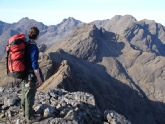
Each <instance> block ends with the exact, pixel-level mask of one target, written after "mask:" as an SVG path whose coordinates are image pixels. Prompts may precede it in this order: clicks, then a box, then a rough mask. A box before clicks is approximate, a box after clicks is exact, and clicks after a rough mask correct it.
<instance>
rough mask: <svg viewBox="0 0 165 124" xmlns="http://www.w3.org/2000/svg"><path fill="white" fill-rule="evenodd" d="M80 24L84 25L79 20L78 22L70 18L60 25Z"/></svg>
mask: <svg viewBox="0 0 165 124" xmlns="http://www.w3.org/2000/svg"><path fill="white" fill-rule="evenodd" d="M79 23H82V22H81V21H79V20H76V19H74V18H73V17H68V19H66V18H65V19H63V20H62V22H61V23H60V24H59V25H62V24H63V25H68V24H71V25H77V24H79Z"/></svg>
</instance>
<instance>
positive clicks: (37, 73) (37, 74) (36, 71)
mask: <svg viewBox="0 0 165 124" xmlns="http://www.w3.org/2000/svg"><path fill="white" fill-rule="evenodd" d="M34 74H35V75H36V77H37V81H38V83H37V87H39V86H41V85H42V79H41V76H40V73H39V69H37V70H34Z"/></svg>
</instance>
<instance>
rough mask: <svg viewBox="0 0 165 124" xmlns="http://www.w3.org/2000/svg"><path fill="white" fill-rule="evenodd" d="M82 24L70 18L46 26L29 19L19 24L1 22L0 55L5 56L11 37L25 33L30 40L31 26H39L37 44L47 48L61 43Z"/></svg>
mask: <svg viewBox="0 0 165 124" xmlns="http://www.w3.org/2000/svg"><path fill="white" fill-rule="evenodd" d="M79 24H81V22H80V21H78V20H76V19H74V18H72V17H69V18H68V19H64V20H63V21H62V22H61V23H59V24H57V25H51V26H46V25H44V24H43V23H41V22H37V21H35V20H33V19H29V18H27V17H25V18H22V19H21V20H19V21H18V22H17V23H12V24H8V23H5V22H0V55H4V49H5V46H6V45H7V42H8V40H9V38H10V37H11V36H13V35H14V34H17V33H20V32H23V33H25V35H26V37H27V40H28V36H27V33H28V30H29V28H30V27H31V26H37V27H38V28H39V30H40V37H39V40H38V42H37V44H45V45H47V47H49V46H51V45H53V44H55V43H56V42H57V41H61V40H62V39H63V38H65V37H66V36H67V35H68V34H69V33H70V31H71V30H72V29H74V28H75V27H76V26H78V25H79Z"/></svg>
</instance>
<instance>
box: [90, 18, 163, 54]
mask: <svg viewBox="0 0 165 124" xmlns="http://www.w3.org/2000/svg"><path fill="white" fill-rule="evenodd" d="M93 23H94V24H95V25H96V26H97V27H98V28H100V27H103V28H105V29H106V30H107V31H110V32H114V33H117V34H120V35H122V36H125V37H126V38H127V40H128V41H129V42H130V44H131V45H132V47H133V48H134V49H137V50H141V51H144V52H152V53H156V54H157V55H161V56H165V52H164V49H165V28H164V26H163V25H161V24H159V23H156V22H155V21H153V20H146V19H144V20H141V21H137V20H136V19H135V18H134V17H133V16H131V15H125V16H120V15H117V16H114V17H113V18H112V19H110V20H100V21H99V20H98V21H93Z"/></svg>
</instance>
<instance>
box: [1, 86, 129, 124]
mask: <svg viewBox="0 0 165 124" xmlns="http://www.w3.org/2000/svg"><path fill="white" fill-rule="evenodd" d="M20 101H21V89H20V88H16V87H10V88H4V87H0V118H1V119H0V123H2V124H3V123H4V124H6V123H11V124H25V123H26V121H25V119H24V118H23V117H22V114H23V112H22V110H21V106H20ZM33 108H34V111H35V113H36V114H40V115H42V116H43V119H42V120H41V121H40V122H35V123H36V124H54V123H55V124H57V123H59V124H102V123H107V124H108V123H110V124H118V123H119V122H120V123H121V124H131V123H130V122H129V121H128V120H126V118H125V117H124V116H122V115H120V114H118V113H116V112H115V111H113V110H107V111H105V113H104V115H101V113H100V110H99V109H98V107H97V106H96V105H95V99H94V97H93V95H92V94H89V93H85V92H68V91H65V90H64V89H50V90H49V91H48V92H47V93H44V92H40V91H38V92H37V93H36V97H35V103H34V106H33ZM104 121H105V122H104Z"/></svg>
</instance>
